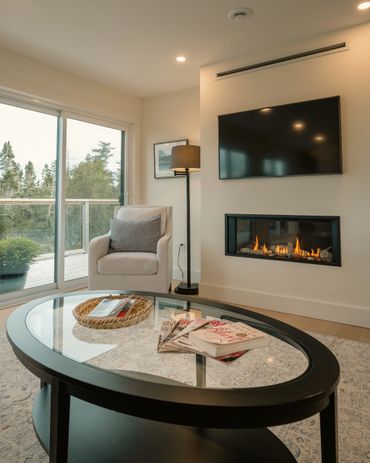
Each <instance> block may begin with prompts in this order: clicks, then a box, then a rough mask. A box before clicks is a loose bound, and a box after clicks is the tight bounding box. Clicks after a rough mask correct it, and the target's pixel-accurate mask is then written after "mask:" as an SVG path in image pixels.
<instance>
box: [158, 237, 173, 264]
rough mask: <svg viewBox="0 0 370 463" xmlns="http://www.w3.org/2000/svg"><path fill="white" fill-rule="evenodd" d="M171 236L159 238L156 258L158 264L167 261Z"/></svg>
mask: <svg viewBox="0 0 370 463" xmlns="http://www.w3.org/2000/svg"><path fill="white" fill-rule="evenodd" d="M170 240H171V235H163V236H161V237H160V238H159V240H158V243H157V256H158V262H162V261H163V260H167V256H168V246H169V244H170Z"/></svg>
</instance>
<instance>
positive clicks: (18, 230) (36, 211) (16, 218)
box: [0, 104, 58, 297]
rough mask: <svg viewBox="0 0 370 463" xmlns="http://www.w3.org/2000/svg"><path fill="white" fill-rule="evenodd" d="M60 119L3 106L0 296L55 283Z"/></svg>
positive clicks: (0, 131) (0, 107)
mask: <svg viewBox="0 0 370 463" xmlns="http://www.w3.org/2000/svg"><path fill="white" fill-rule="evenodd" d="M57 121H58V119H57V113H55V114H47V113H43V112H39V111H35V110H30V109H25V108H21V107H16V106H11V105H8V104H0V297H1V296H2V295H4V294H7V293H12V292H15V291H20V290H22V289H23V288H32V287H36V286H44V285H50V284H54V282H55V281H56V276H55V272H54V268H55V265H54V261H55V236H56V235H55V184H56V169H55V166H56V156H57V152H56V147H57Z"/></svg>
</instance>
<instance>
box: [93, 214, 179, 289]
mask: <svg viewBox="0 0 370 463" xmlns="http://www.w3.org/2000/svg"><path fill="white" fill-rule="evenodd" d="M116 219H118V220H116ZM158 222H159V223H160V226H159V224H158ZM117 227H118V228H117ZM153 227H157V228H156V230H157V233H158V235H157V236H154V241H153V237H152V236H149V237H148V233H149V234H150V233H151V230H152V229H153ZM148 230H149V232H148ZM120 233H121V235H120ZM125 235H126V236H125ZM157 238H159V239H158V241H156V240H157ZM148 240H149V241H151V244H148V242H149V241H148ZM112 246H113V249H112ZM148 250H149V251H150V252H148ZM171 279H172V208H171V207H162V206H121V207H116V208H115V211H114V218H113V219H112V221H111V230H110V232H109V233H108V234H106V235H102V236H97V237H96V238H94V239H92V240H91V242H90V245H89V289H107V290H110V289H115V290H121V289H122V290H124V289H128V290H134V291H135V290H136V291H153V292H159V293H167V292H168V291H169V289H170V285H171Z"/></svg>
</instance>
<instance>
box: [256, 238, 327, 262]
mask: <svg viewBox="0 0 370 463" xmlns="http://www.w3.org/2000/svg"><path fill="white" fill-rule="evenodd" d="M251 251H253V252H255V253H257V254H264V255H268V256H272V255H276V256H287V257H289V256H292V255H293V256H294V257H303V258H308V257H310V258H314V259H320V252H321V248H317V249H316V251H315V250H314V249H312V248H311V250H310V251H306V250H305V249H302V246H301V243H300V241H299V238H298V237H297V238H296V241H295V246H294V248H293V246H292V244H291V243H289V245H283V244H278V245H276V246H272V247H271V248H270V247H268V246H266V243H263V245H260V240H259V238H258V235H256V240H255V241H254V242H253V244H252V248H251Z"/></svg>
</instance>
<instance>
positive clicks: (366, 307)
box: [201, 23, 370, 326]
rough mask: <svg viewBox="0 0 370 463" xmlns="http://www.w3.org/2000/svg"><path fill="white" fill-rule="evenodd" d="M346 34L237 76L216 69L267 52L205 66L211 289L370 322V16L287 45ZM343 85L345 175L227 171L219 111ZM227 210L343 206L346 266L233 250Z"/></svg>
mask: <svg viewBox="0 0 370 463" xmlns="http://www.w3.org/2000/svg"><path fill="white" fill-rule="evenodd" d="M340 41H345V42H347V45H348V50H347V51H344V52H340V53H332V54H328V55H326V56H321V57H315V58H311V59H305V60H301V61H298V62H291V63H289V64H285V65H279V66H274V67H270V68H264V69H260V70H258V71H254V72H249V73H244V74H240V75H237V76H234V77H230V78H224V79H219V80H216V79H215V74H216V72H219V71H223V70H227V69H230V68H233V67H235V66H242V65H248V64H251V63H253V62H258V61H259V60H260V59H263V58H267V56H265V57H261V56H260V57H259V59H258V57H253V58H251V57H244V59H240V60H234V61H233V62H224V63H218V64H216V65H211V66H207V67H205V68H203V69H202V70H201V147H202V201H201V210H202V238H201V240H202V241H201V242H202V255H201V269H202V284H201V294H202V295H203V296H209V297H213V298H216V299H224V300H229V301H233V302H235V303H244V304H250V305H252V306H259V307H266V308H271V309H276V310H280V311H286V312H293V313H297V314H303V315H308V316H312V317H317V318H324V319H330V320H337V321H341V322H344V323H350V324H359V325H363V326H370V214H369V201H370V181H369V172H370V156H369V148H370V86H369V81H370V60H369V56H370V24H369V23H368V24H365V25H362V26H360V27H356V28H352V29H347V30H343V31H341V32H338V33H335V34H332V35H328V36H326V37H320V38H316V39H315V40H312V41H306V42H305V43H301V44H295V46H294V48H291V49H287V50H285V52H286V53H287V54H289V53H294V52H297V51H300V50H307V49H310V48H315V47H316V46H323V45H328V44H333V43H337V42H340ZM283 51H284V50H281V51H280V52H283ZM280 52H279V53H278V54H277V55H274V54H270V56H269V58H271V57H273V56H279V55H281V53H280ZM334 95H340V96H341V104H342V141H343V162H344V174H343V175H332V176H303V177H286V178H266V179H263V178H260V179H241V180H229V181H225V180H223V181H221V180H219V179H218V155H217V152H218V132H217V130H218V129H217V116H218V115H219V114H225V113H230V112H236V111H242V110H248V109H254V108H261V107H265V106H273V105H279V104H284V103H291V102H298V101H303V100H309V99H315V98H321V97H327V96H334ZM225 213H255V214H258V213H261V214H274V213H275V214H303V215H305V214H306V215H310V214H312V215H339V216H340V218H341V244H342V267H326V266H315V265H304V264H292V263H289V262H276V261H269V260H266V261H265V260H258V259H247V258H239V257H231V256H225V255H224V214H225Z"/></svg>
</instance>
